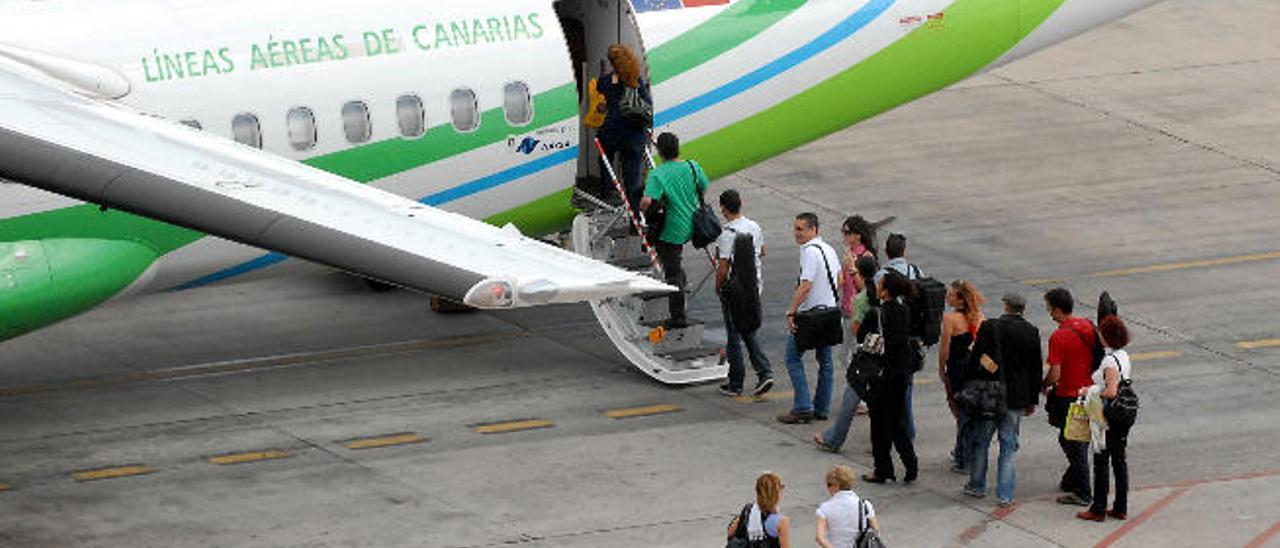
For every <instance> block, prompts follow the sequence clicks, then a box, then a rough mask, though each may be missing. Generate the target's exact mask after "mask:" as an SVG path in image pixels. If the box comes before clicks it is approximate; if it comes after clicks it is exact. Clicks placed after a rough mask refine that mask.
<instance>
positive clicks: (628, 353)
mask: <svg viewBox="0 0 1280 548" xmlns="http://www.w3.org/2000/svg"><path fill="white" fill-rule="evenodd" d="M596 146H597V147H599V142H598V141H597V142H596ZM601 154H602V156H603V151H601ZM652 163H653V161H652V158H651V159H650V164H652ZM605 165H606V166H607V167H608V171H609V177H610V178H611V179H612V180H613V184H614V188H615V190H616V191H617V192H618V194H619V195H621V196H623V198H622V203H621V204H620V205H611V204H608V203H605V202H604V201H601V200H599V199H598V198H596V197H594V196H591V195H590V194H586V193H583V192H581V191H580V190H579V191H577V192H578V194H577V198H578V199H579V200H580V201H584V202H587V203H589V204H590V207H588V208H587V210H586V211H584V212H583V213H581V214H579V215H578V216H577V217H576V218H574V220H573V232H572V237H573V248H574V251H576V252H577V253H580V254H582V255H586V256H588V257H591V258H594V259H597V260H600V261H605V262H608V263H610V264H613V265H615V266H618V267H621V268H626V269H628V270H632V271H635V272H644V273H647V274H649V275H651V276H653V277H654V278H655V279H659V280H661V279H662V268H661V265H660V264H659V263H658V258H657V255H656V253H655V252H654V250H653V249H652V247H650V246H649V244H648V243H647V242H646V241H645V238H644V237H643V236H639V235H637V234H644V233H645V230H644V219H643V216H642V215H636V214H634V213H633V212H632V210H631V208H630V207H629V204H628V203H627V199H626V193H625V192H623V191H622V183H621V182H620V181H619V180H618V178H617V176H616V175H615V173H614V171H613V167H612V166H609V165H608V162H606V163H605ZM705 281H706V280H705V279H704V280H703V282H704V283H705ZM702 285H703V283H699V284H698V287H699V288H700V287H701V286H702ZM667 299H668V294H666V293H656V294H641V295H631V296H626V297H614V298H609V299H603V300H597V301H591V310H592V311H593V312H594V313H595V315H596V319H597V320H599V321H600V326H601V327H602V328H604V332H605V333H606V334H607V335H608V336H609V340H610V341H612V342H613V344H614V346H616V347H617V348H618V351H619V352H621V353H622V355H623V356H624V357H625V358H626V359H627V361H630V362H631V363H632V364H633V365H635V366H636V367H638V368H639V369H640V370H641V371H643V372H644V373H645V374H647V375H649V376H650V377H653V378H654V379H657V380H658V381H660V382H663V383H666V384H691V383H699V382H706V381H712V380H717V379H721V378H724V377H725V376H726V375H727V374H728V372H729V367H728V365H726V364H725V362H724V352H723V351H722V347H721V341H715V342H712V341H707V340H705V335H706V333H705V329H704V326H703V324H702V323H701V322H698V321H695V320H690V322H689V325H688V326H687V327H680V328H672V329H668V328H665V327H663V321H664V320H667V319H668V318H669V312H668V308H667Z"/></svg>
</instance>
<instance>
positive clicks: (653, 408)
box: [604, 403, 682, 419]
mask: <svg viewBox="0 0 1280 548" xmlns="http://www.w3.org/2000/svg"><path fill="white" fill-rule="evenodd" d="M681 410H682V409H681V408H680V406H679V405H671V404H667V403H664V404H659V405H648V406H645V407H632V408H630V409H614V410H611V411H605V413H604V415H605V416H606V417H609V418H611V419H625V418H630V417H645V416H648V415H662V414H665V413H675V412H677V411H681Z"/></svg>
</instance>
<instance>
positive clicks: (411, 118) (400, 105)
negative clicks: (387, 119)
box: [396, 95, 427, 137]
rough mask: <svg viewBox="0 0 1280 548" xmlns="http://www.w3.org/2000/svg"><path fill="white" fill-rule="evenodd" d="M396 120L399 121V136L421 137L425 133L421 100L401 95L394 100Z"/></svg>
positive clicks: (416, 97) (425, 118)
mask: <svg viewBox="0 0 1280 548" xmlns="http://www.w3.org/2000/svg"><path fill="white" fill-rule="evenodd" d="M396 118H398V119H399V120H400V135H403V136H405V137H421V136H422V134H423V133H425V132H426V128H427V114H426V111H424V110H423V108H422V98H420V97H418V96H417V95H401V96H400V98H398V99H396Z"/></svg>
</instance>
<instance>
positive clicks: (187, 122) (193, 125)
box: [178, 120, 204, 130]
mask: <svg viewBox="0 0 1280 548" xmlns="http://www.w3.org/2000/svg"><path fill="white" fill-rule="evenodd" d="M178 123H179V124H182V125H184V126H187V127H189V128H191V129H196V130H200V129H204V126H201V125H200V121H199V120H183V121H181V122H178Z"/></svg>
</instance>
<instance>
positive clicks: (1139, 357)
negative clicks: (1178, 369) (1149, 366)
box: [1129, 350, 1182, 362]
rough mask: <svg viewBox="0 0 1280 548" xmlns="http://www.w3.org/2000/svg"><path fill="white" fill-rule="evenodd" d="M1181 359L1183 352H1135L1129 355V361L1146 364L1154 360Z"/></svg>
mask: <svg viewBox="0 0 1280 548" xmlns="http://www.w3.org/2000/svg"><path fill="white" fill-rule="evenodd" d="M1181 357H1182V351H1181V350H1154V351H1151V352H1135V353H1133V354H1129V361H1135V362H1145V361H1152V360H1169V359H1173V358H1181Z"/></svg>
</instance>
